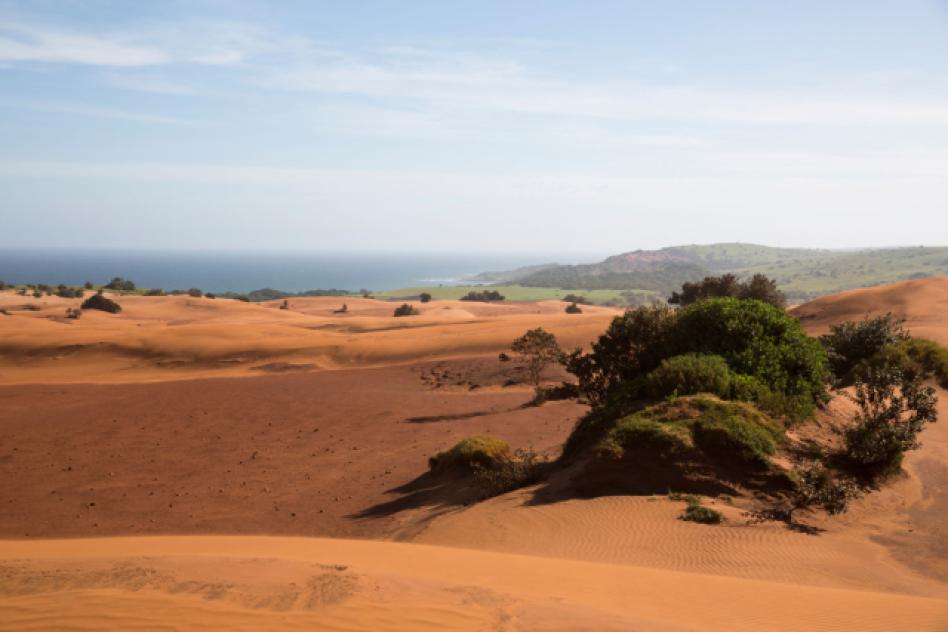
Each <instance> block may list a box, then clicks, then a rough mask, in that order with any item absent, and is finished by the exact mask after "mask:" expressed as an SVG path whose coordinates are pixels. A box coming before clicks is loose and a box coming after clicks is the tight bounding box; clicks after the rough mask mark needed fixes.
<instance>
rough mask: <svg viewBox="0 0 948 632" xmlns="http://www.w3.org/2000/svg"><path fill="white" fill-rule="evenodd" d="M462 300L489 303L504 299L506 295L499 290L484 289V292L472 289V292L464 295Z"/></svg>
mask: <svg viewBox="0 0 948 632" xmlns="http://www.w3.org/2000/svg"><path fill="white" fill-rule="evenodd" d="M460 300H462V301H479V302H481V303H489V302H491V301H502V300H504V295H503V294H501V293H500V292H498V291H497V290H484V291H482V292H478V291H475V290H471V291H470V292H468V293H467V294H465V295H464V296H462V297H461V299H460Z"/></svg>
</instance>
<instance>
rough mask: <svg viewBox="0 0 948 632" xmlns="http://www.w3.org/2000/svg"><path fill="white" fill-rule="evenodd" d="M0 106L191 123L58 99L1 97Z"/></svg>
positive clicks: (174, 123)
mask: <svg viewBox="0 0 948 632" xmlns="http://www.w3.org/2000/svg"><path fill="white" fill-rule="evenodd" d="M0 108H16V109H21V110H39V111H41V112H56V113H60V114H75V115H77V116H91V117H94V118H104V119H117V120H126V121H138V122H140V123H160V124H163V125H181V124H187V123H190V121H187V120H185V119H180V118H176V117H171V116H161V115H156V114H148V113H145V112H130V111H128V110H120V109H116V108H108V107H99V106H96V105H87V104H83V103H61V102H56V101H33V100H20V99H3V98H0Z"/></svg>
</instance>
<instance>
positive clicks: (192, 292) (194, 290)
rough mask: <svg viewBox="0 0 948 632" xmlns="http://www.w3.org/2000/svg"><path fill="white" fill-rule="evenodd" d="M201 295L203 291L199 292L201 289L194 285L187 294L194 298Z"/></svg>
mask: <svg viewBox="0 0 948 632" xmlns="http://www.w3.org/2000/svg"><path fill="white" fill-rule="evenodd" d="M202 295H203V292H201V290H199V289H198V288H196V287H192V288H191V289H190V290H188V296H192V297H194V298H201V296H202Z"/></svg>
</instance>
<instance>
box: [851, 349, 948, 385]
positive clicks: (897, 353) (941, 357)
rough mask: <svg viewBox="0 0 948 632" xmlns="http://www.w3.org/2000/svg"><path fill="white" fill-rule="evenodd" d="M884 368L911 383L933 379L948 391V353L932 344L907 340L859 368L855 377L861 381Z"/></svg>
mask: <svg viewBox="0 0 948 632" xmlns="http://www.w3.org/2000/svg"><path fill="white" fill-rule="evenodd" d="M881 367H894V368H896V369H898V370H899V371H901V372H902V374H903V375H905V376H906V377H908V378H910V379H911V378H915V377H918V378H920V379H925V378H927V377H928V376H933V377H934V378H935V379H936V380H937V382H938V385H939V386H941V387H942V388H948V349H946V348H945V347H942V346H941V345H940V344H938V343H937V342H935V341H933V340H926V339H925V338H908V339H906V340H899V341H898V342H895V343H892V344H889V345H887V346H886V347H884V348H883V349H882V350H881V351H880V352H879V353H877V354H876V355H875V356H873V357H872V358H869V359H868V360H863V361H862V362H860V363H859V364H858V365H856V367H855V368H854V369H853V370H852V375H853V376H854V377H855V378H856V379H859V378H861V377H863V376H865V375H866V374H867V372H868V371H869V370H870V369H872V368H874V369H879V368H881Z"/></svg>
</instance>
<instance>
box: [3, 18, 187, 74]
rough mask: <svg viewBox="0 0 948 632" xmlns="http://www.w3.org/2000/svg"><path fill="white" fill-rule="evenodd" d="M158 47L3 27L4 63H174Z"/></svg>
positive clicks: (33, 27)
mask: <svg viewBox="0 0 948 632" xmlns="http://www.w3.org/2000/svg"><path fill="white" fill-rule="evenodd" d="M170 59H171V58H170V56H169V55H168V54H167V53H166V52H165V51H162V50H160V49H159V48H156V47H154V46H148V45H143V44H135V43H130V42H126V41H122V40H121V38H116V37H109V36H101V35H90V34H86V33H77V32H72V31H67V30H62V29H57V28H53V27H41V26H36V25H29V24H17V23H9V24H5V25H3V26H0V61H6V62H52V63H66V64H86V65H93V66H153V65H156V64H164V63H167V62H169V61H170Z"/></svg>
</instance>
